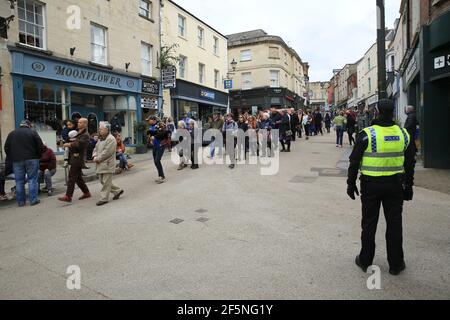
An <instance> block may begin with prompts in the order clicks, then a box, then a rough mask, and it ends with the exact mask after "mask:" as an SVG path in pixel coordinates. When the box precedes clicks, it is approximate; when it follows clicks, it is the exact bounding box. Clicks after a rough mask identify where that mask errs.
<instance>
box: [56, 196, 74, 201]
mask: <svg viewBox="0 0 450 320" xmlns="http://www.w3.org/2000/svg"><path fill="white" fill-rule="evenodd" d="M58 200H59V201H61V202H68V203H70V202H72V198H70V197H68V196H64V197H61V198H58Z"/></svg>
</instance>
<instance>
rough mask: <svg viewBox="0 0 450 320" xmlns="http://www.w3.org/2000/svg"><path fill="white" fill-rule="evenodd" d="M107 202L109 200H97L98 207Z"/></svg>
mask: <svg viewBox="0 0 450 320" xmlns="http://www.w3.org/2000/svg"><path fill="white" fill-rule="evenodd" d="M107 203H108V201H99V202H97V207H101V206H104V205H105V204H107Z"/></svg>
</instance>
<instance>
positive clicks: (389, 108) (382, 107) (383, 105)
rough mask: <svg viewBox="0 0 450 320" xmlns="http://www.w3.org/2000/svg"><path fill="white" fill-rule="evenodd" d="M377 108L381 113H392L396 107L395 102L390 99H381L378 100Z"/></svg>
mask: <svg viewBox="0 0 450 320" xmlns="http://www.w3.org/2000/svg"><path fill="white" fill-rule="evenodd" d="M377 109H378V112H379V113H380V114H392V113H393V112H394V109H395V106H394V102H393V101H392V100H390V99H381V100H380V101H378V104H377Z"/></svg>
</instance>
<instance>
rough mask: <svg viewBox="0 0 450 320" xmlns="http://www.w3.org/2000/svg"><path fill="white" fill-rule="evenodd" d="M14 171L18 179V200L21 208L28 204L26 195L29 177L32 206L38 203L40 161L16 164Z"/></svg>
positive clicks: (26, 161) (14, 164)
mask: <svg viewBox="0 0 450 320" xmlns="http://www.w3.org/2000/svg"><path fill="white" fill-rule="evenodd" d="M13 171H14V176H15V178H16V198H17V203H18V204H19V206H24V205H25V203H26V202H27V200H26V194H25V176H26V177H28V189H29V194H28V196H29V199H30V204H35V203H36V202H38V200H39V199H38V192H39V159H34V160H25V161H20V162H14V163H13Z"/></svg>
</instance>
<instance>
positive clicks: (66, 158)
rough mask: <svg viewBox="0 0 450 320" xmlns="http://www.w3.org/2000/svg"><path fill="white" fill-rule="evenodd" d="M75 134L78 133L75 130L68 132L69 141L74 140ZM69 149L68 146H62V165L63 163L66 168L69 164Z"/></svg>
mask: <svg viewBox="0 0 450 320" xmlns="http://www.w3.org/2000/svg"><path fill="white" fill-rule="evenodd" d="M77 135H78V131H76V130H72V131H70V132H69V141H70V142H72V141H75V138H76V137H77ZM69 151H70V148H64V165H63V167H64V168H67V167H68V166H69Z"/></svg>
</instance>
